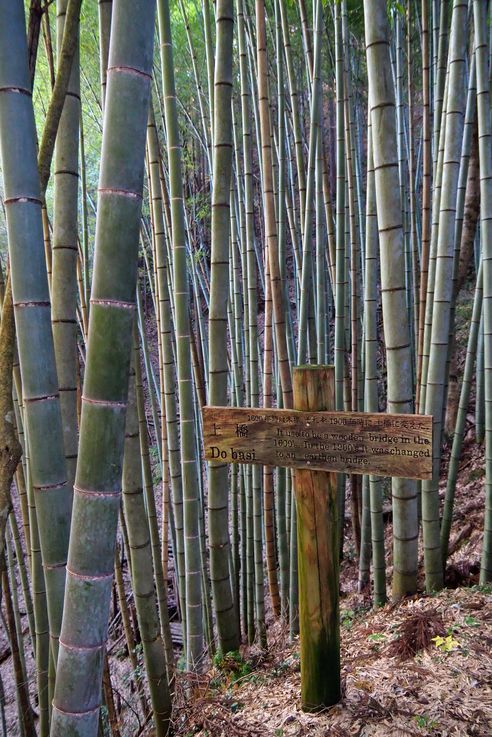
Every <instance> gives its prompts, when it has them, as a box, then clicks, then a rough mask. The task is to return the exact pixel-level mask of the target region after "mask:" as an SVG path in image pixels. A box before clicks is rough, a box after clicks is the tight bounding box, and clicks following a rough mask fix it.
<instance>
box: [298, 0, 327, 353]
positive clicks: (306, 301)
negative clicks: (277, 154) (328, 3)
mask: <svg viewBox="0 0 492 737" xmlns="http://www.w3.org/2000/svg"><path fill="white" fill-rule="evenodd" d="M313 10H314V15H315V29H314V64H313V84H312V94H311V110H310V118H311V123H310V128H309V156H308V167H307V183H306V205H305V212H304V237H303V244H302V266H301V269H302V271H301V303H300V308H299V331H298V332H299V336H298V338H299V346H298V352H297V363H298V364H304V363H306V360H307V338H308V331H307V324H308V311H309V305H310V303H311V300H312V297H313V290H312V281H313V278H312V277H313V263H312V262H313V259H312V239H313V211H314V207H313V203H314V201H315V193H316V178H315V171H316V156H317V150H318V136H319V127H320V119H319V117H320V102H321V29H322V24H323V6H322V4H321V2H317V3H316V4H315V5H314V6H313ZM301 215H302V213H301ZM311 347H312V346H311Z"/></svg>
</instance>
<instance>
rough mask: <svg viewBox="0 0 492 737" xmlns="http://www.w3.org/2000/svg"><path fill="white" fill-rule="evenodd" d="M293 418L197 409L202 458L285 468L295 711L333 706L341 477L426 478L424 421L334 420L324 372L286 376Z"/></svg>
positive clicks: (331, 384) (305, 369) (428, 438)
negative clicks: (295, 595) (293, 541)
mask: <svg viewBox="0 0 492 737" xmlns="http://www.w3.org/2000/svg"><path fill="white" fill-rule="evenodd" d="M292 387H293V400H294V407H295V408H296V409H293V410H290V409H289V410H282V409H256V408H253V409H248V408H238V407H204V408H203V434H204V448H205V458H206V460H207V461H211V462H212V463H214V462H215V463H258V464H262V465H265V466H290V467H292V468H293V469H294V474H293V476H294V479H293V480H294V492H295V497H296V509H297V540H298V545H297V556H298V582H299V629H300V636H301V637H300V656H301V702H302V708H303V709H304V710H305V711H317V710H318V709H322V708H325V707H327V706H331V705H332V704H335V703H336V702H337V701H339V699H340V698H341V681H340V617H339V573H340V571H339V557H340V549H339V541H338V530H339V518H338V515H339V510H338V506H339V504H338V491H337V478H336V476H335V473H333V472H335V471H338V472H342V473H359V474H371V475H374V476H401V477H402V478H414V479H430V478H432V417H427V416H424V415H396V414H395V415H393V414H383V413H381V414H366V413H363V412H333V411H332V410H333V409H334V406H335V372H334V368H333V366H298V367H296V368H294V369H293V372H292Z"/></svg>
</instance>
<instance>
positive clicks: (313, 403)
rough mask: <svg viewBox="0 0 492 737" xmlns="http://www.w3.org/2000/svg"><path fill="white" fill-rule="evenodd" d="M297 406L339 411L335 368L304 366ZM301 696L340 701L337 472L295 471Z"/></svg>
mask: <svg viewBox="0 0 492 737" xmlns="http://www.w3.org/2000/svg"><path fill="white" fill-rule="evenodd" d="M293 390H294V409H296V410H307V411H322V410H325V411H333V410H334V409H335V369H334V367H333V366H298V367H297V368H294V372H293ZM294 491H295V495H296V502H297V549H298V553H297V555H298V566H299V625H300V647H301V699H302V708H303V710H304V711H317V710H319V709H322V708H324V707H327V706H331V705H332V704H336V703H337V702H338V701H339V700H340V619H339V607H338V599H339V557H338V505H337V484H336V474H335V473H332V472H326V471H310V470H306V469H300V468H298V469H295V471H294Z"/></svg>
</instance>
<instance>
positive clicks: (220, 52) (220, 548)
mask: <svg viewBox="0 0 492 737" xmlns="http://www.w3.org/2000/svg"><path fill="white" fill-rule="evenodd" d="M233 24H234V20H233V4H232V0H219V1H218V3H217V12H216V39H217V40H216V60H215V74H214V89H215V92H214V105H215V117H214V139H213V144H214V156H213V182H214V186H213V192H212V234H211V240H212V245H211V282H210V312H209V361H210V364H209V403H210V404H212V405H221V406H225V405H226V404H227V374H228V366H227V298H228V290H229V279H228V276H229V274H228V272H229V267H228V265H229V245H230V214H229V209H230V196H229V190H230V179H231V170H232V108H231V95H232V42H233ZM208 478H209V487H208V520H209V546H210V579H211V583H212V594H213V601H214V609H215V615H216V623H217V633H218V645H219V649H220V650H221V651H222V652H223V653H226V652H228V651H229V650H237V649H238V647H239V632H238V629H237V617H236V612H235V606H234V597H233V592H232V586H231V580H230V572H229V555H230V540H229V520H228V495H229V492H228V468H227V466H226V465H225V464H217V463H213V464H212V463H211V464H209V476H208Z"/></svg>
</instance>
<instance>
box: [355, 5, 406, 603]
mask: <svg viewBox="0 0 492 737" xmlns="http://www.w3.org/2000/svg"><path fill="white" fill-rule="evenodd" d="M364 18H365V29H366V53H367V69H368V78H369V108H370V115H371V132H372V144H373V156H374V176H375V189H376V211H377V218H378V229H379V239H380V259H381V293H382V303H383V322H384V337H385V343H386V362H387V371H388V411H389V412H404V413H406V412H411V411H412V409H413V401H412V396H413V393H412V362H411V351H410V340H409V335H410V334H409V322H408V318H407V310H406V289H405V271H404V269H405V265H404V251H403V248H404V243H403V227H402V205H401V201H400V190H399V185H398V161H397V149H396V131H395V116H394V112H395V109H394V106H395V98H394V87H393V85H392V84H391V80H390V74H391V69H390V64H389V40H388V39H389V28H388V21H387V17H386V5H385V3H384V2H383V1H382V0H377V2H374V3H371V7H370V8H369V6H368V5H365V6H364ZM392 495H393V561H394V574H393V596H394V598H399V597H401V596H404V595H405V594H408V593H414V591H415V589H416V584H417V580H416V578H417V536H418V522H417V489H416V484H415V482H414V481H410V480H408V479H393V483H392Z"/></svg>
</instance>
